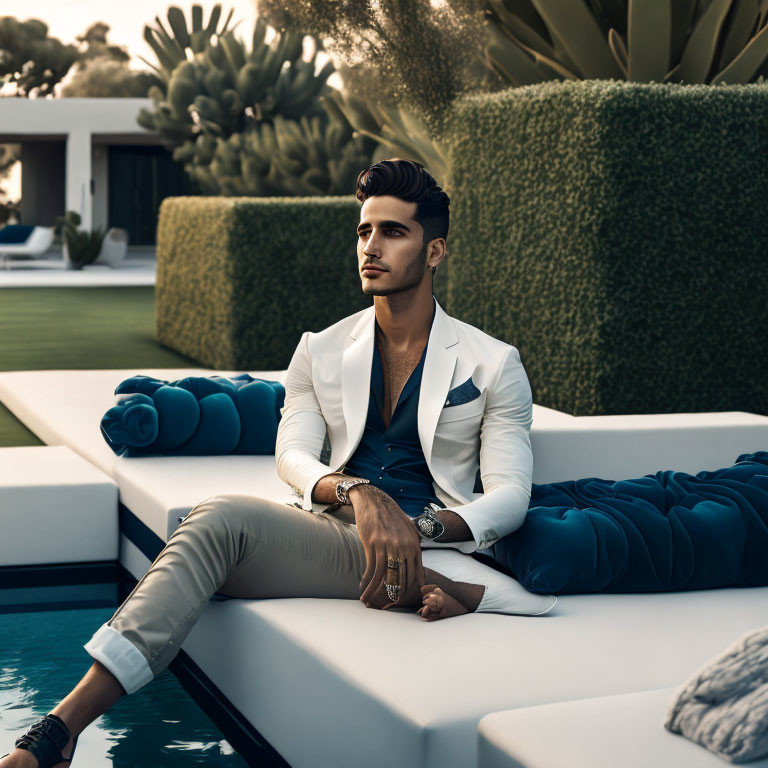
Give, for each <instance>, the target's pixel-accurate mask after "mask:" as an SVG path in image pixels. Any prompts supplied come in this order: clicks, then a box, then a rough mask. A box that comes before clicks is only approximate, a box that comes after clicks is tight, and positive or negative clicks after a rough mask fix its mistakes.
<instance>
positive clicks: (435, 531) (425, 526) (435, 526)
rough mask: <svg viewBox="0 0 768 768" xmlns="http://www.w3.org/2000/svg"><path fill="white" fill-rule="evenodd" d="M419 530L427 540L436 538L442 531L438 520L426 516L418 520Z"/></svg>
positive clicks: (441, 525)
mask: <svg viewBox="0 0 768 768" xmlns="http://www.w3.org/2000/svg"><path fill="white" fill-rule="evenodd" d="M417 524H418V526H419V530H420V531H421V532H422V533H423V534H424V535H425V536H426V537H427V538H428V539H435V538H437V537H438V536H439V535H440V534H441V533H442V532H443V530H444V526H443V524H442V523H441V522H440V521H439V520H434V519H433V518H431V517H427V516H426V515H424V516H422V517H420V518H419V519H418V523H417Z"/></svg>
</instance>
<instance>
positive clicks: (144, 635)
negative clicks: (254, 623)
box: [107, 495, 366, 676]
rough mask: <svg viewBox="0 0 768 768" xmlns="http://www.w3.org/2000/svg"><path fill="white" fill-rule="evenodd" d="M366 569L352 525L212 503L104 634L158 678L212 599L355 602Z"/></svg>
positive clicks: (292, 511)
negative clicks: (114, 635)
mask: <svg viewBox="0 0 768 768" xmlns="http://www.w3.org/2000/svg"><path fill="white" fill-rule="evenodd" d="M365 568H366V559H365V551H364V549H363V544H362V542H361V541H360V537H359V536H358V534H357V529H356V528H355V527H354V526H353V525H350V524H348V523H344V522H341V521H339V520H337V519H335V518H334V517H332V516H331V515H325V514H323V515H316V514H313V513H312V512H308V511H306V510H301V509H298V508H296V507H292V506H290V505H289V504H282V503H280V502H275V501H268V500H266V499H260V498H257V497H254V496H235V495H222V496H214V497H212V498H210V499H206V500H205V501H203V502H202V503H200V504H198V505H197V506H195V507H194V509H193V510H192V511H191V512H190V513H189V515H188V516H187V517H186V518H185V519H184V521H183V522H182V523H181V525H179V527H178V528H177V529H176V530H175V531H174V532H173V534H172V535H171V537H170V538H169V539H168V543H167V544H166V545H165V548H164V549H163V551H162V552H161V553H160V554H159V555H158V556H157V559H156V560H155V562H154V563H152V565H151V567H150V568H149V570H148V571H147V573H146V574H145V575H144V576H143V577H142V578H141V580H140V581H139V583H138V584H137V585H136V586H135V588H134V589H133V591H132V592H131V594H130V595H128V597H127V598H126V599H125V601H124V602H123V604H122V605H121V606H120V607H119V608H118V609H117V611H116V612H115V614H114V616H112V618H111V619H110V620H109V621H108V622H107V626H109V627H111V628H112V629H114V630H116V631H117V632H118V633H119V634H120V635H122V636H123V637H124V638H125V639H126V640H128V641H130V642H131V643H132V644H133V645H134V646H135V647H136V648H137V649H138V650H139V651H140V652H141V653H142V655H143V656H144V657H145V658H146V660H147V662H148V663H149V667H150V669H151V670H152V674H153V675H155V676H156V675H158V674H159V673H160V672H162V671H163V670H164V669H165V668H166V667H167V666H168V664H170V662H171V661H172V660H173V658H174V656H175V655H176V654H177V652H178V650H179V647H180V646H181V644H182V643H183V641H184V638H185V637H186V636H187V634H188V633H189V631H190V630H191V629H192V627H193V625H194V624H195V622H196V621H197V619H198V618H199V617H200V615H201V614H202V612H203V611H204V610H205V607H206V606H207V604H208V601H209V599H210V598H211V597H212V596H213V595H214V594H215V593H217V592H218V593H220V594H222V595H226V596H230V597H241V598H266V597H331V598H349V599H350V600H352V599H355V600H357V599H359V598H360V586H359V584H360V580H361V579H362V577H363V573H364V572H365Z"/></svg>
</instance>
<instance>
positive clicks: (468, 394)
mask: <svg viewBox="0 0 768 768" xmlns="http://www.w3.org/2000/svg"><path fill="white" fill-rule="evenodd" d="M478 397H480V390H479V389H478V388H477V387H476V386H475V385H474V382H473V381H472V377H471V376H470V377H469V378H468V379H467V380H466V381H465V382H464V383H463V384H459V386H458V387H455V388H454V389H452V390H451V391H450V392H449V393H448V397H447V399H446V401H445V406H444V407H445V408H450V407H451V406H452V405H464V403H469V402H471V401H472V400H474V399H476V398H478Z"/></svg>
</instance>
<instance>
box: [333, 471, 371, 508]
mask: <svg viewBox="0 0 768 768" xmlns="http://www.w3.org/2000/svg"><path fill="white" fill-rule="evenodd" d="M370 482H371V481H370V480H365V479H364V478H362V477H352V478H350V479H349V480H339V482H338V483H336V498H337V499H338V500H339V503H341V504H349V503H350V501H349V489H350V488H354V487H355V486H356V485H363V484H364V483H370Z"/></svg>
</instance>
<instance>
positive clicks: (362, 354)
mask: <svg viewBox="0 0 768 768" xmlns="http://www.w3.org/2000/svg"><path fill="white" fill-rule="evenodd" d="M375 319H376V311H375V309H374V307H370V308H369V309H368V311H367V312H365V313H364V314H363V316H362V317H361V318H360V320H359V321H358V322H357V323H356V324H355V327H354V328H353V329H352V330H351V331H350V333H349V335H348V336H347V343H349V341H350V340H351V342H352V343H351V344H349V346H347V347H346V349H345V350H344V353H343V355H342V360H341V400H342V407H343V411H344V423H345V426H346V433H347V445H346V447H345V448H344V451H343V452H342V453H341V454H340V455H342V456H343V457H344V458H343V460H342V462H341V463H340V464H339V466H343V465H344V464H345V463H346V462H347V461H348V460H349V457H350V456H351V455H352V451H353V450H354V449H355V447H356V446H357V444H358V443H359V442H360V439H361V438H362V436H363V430H364V429H365V417H366V415H367V414H368V398H369V397H370V394H371V366H372V365H373V340H374V329H375V323H374V321H375Z"/></svg>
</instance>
